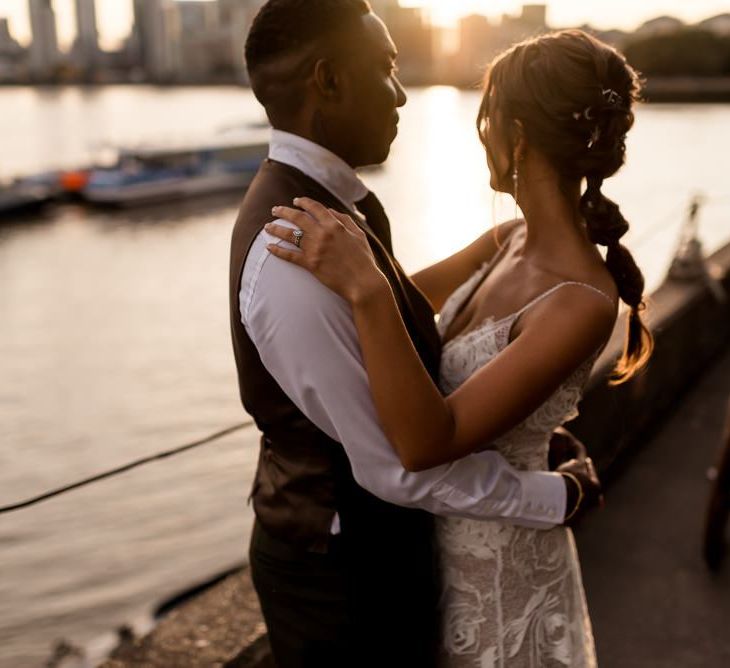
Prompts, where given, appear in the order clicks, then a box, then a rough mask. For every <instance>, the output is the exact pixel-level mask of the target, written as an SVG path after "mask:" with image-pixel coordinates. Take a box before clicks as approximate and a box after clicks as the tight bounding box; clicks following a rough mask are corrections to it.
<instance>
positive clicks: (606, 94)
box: [601, 88, 624, 107]
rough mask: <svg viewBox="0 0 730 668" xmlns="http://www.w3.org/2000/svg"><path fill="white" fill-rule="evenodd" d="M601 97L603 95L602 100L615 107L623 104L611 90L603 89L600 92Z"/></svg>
mask: <svg viewBox="0 0 730 668" xmlns="http://www.w3.org/2000/svg"><path fill="white" fill-rule="evenodd" d="M601 95H603V98H604V99H605V100H606V102H608V104H610V105H612V106H615V107H617V106H619V105H621V104H623V102H624V99H623V98H622V97H621V96H620V95H619V94H618V93H617V92H616V91H615V90H614V89H613V88H604V89H603V90H601Z"/></svg>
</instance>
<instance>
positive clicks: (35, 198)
mask: <svg viewBox="0 0 730 668" xmlns="http://www.w3.org/2000/svg"><path fill="white" fill-rule="evenodd" d="M60 194H61V190H60V188H59V185H58V175H57V174H56V173H55V172H54V173H51V172H49V173H44V174H38V175H36V176H27V177H24V178H18V179H15V180H14V181H12V182H10V183H0V216H3V215H11V214H15V213H23V212H26V211H31V210H33V209H36V208H39V207H41V206H43V205H44V204H46V203H47V202H50V201H51V200H52V199H55V198H56V197H58V196H59V195H60Z"/></svg>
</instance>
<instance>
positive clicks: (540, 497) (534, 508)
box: [518, 471, 567, 526]
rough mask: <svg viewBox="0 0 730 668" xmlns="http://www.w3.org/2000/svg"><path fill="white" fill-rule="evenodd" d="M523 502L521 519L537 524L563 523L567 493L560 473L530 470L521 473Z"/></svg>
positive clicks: (553, 524) (520, 513)
mask: <svg viewBox="0 0 730 668" xmlns="http://www.w3.org/2000/svg"><path fill="white" fill-rule="evenodd" d="M520 483H521V486H522V495H521V496H522V504H521V508H520V510H519V511H518V515H519V517H520V518H521V519H523V520H526V523H530V524H531V523H533V522H534V523H535V525H536V526H540V525H541V526H545V525H552V526H555V525H557V524H562V522H563V518H564V517H565V506H566V503H567V493H566V490H565V481H564V480H563V476H562V475H560V474H559V473H550V472H547V471H546V472H542V471H530V472H529V473H527V472H522V473H520Z"/></svg>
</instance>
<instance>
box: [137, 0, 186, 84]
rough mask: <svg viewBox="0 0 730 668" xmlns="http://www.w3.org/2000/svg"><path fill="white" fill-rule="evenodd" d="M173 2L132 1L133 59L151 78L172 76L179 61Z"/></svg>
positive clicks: (178, 28) (164, 79)
mask: <svg viewBox="0 0 730 668" xmlns="http://www.w3.org/2000/svg"><path fill="white" fill-rule="evenodd" d="M177 4H178V3H176V2H170V0H134V28H133V36H132V37H133V39H132V43H133V45H134V50H135V60H136V61H137V63H138V64H139V65H140V66H141V67H142V69H143V70H144V72H145V74H146V76H147V78H149V79H151V80H152V81H168V80H171V79H173V78H174V77H175V76H176V74H177V70H178V67H179V60H180V16H179V12H178V11H177V9H178V8H177Z"/></svg>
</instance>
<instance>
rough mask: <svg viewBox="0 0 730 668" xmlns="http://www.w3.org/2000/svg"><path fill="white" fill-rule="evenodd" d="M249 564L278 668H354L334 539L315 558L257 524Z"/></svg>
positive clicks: (339, 558) (343, 574)
mask: <svg viewBox="0 0 730 668" xmlns="http://www.w3.org/2000/svg"><path fill="white" fill-rule="evenodd" d="M249 559H250V568H251V577H252V579H253V583H254V587H255V588H256V593H257V594H258V597H259V601H260V603H261V610H262V612H263V615H264V620H265V621H266V627H267V629H268V632H269V641H270V643H271V649H272V652H273V654H274V660H275V661H276V665H277V667H278V668H315V667H316V668H330V667H331V668H335V667H337V668H344V667H346V666H347V667H349V666H352V665H356V664H355V663H353V657H352V643H351V640H352V633H353V629H352V628H351V623H350V614H349V601H348V595H347V590H348V587H347V576H346V572H345V567H344V564H343V559H342V553H341V550H340V549H339V546H338V544H337V538H334V539H333V546H332V548H331V550H330V552H329V553H328V554H315V553H312V552H306V551H304V550H299V549H297V548H295V547H293V546H290V545H288V544H286V543H284V542H282V541H279V540H276V539H275V538H273V537H271V536H270V535H268V534H267V533H266V532H265V531H264V530H263V529H262V528H261V525H260V524H259V523H258V521H257V522H256V523H255V524H254V529H253V534H252V537H251V547H250V553H249Z"/></svg>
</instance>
